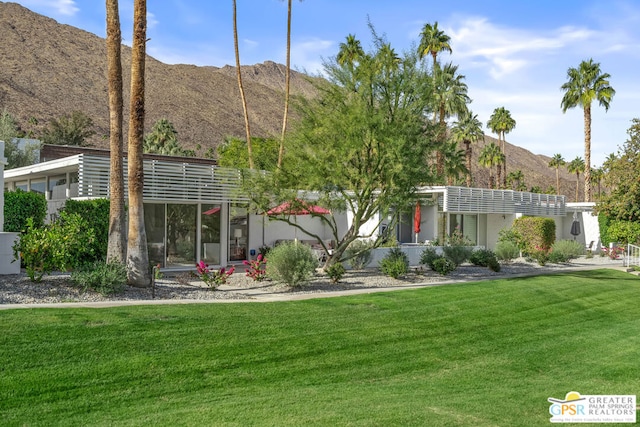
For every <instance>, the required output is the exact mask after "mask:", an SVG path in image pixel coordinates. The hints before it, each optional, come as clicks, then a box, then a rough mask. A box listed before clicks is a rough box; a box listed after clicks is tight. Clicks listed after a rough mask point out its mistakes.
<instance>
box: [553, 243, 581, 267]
mask: <svg viewBox="0 0 640 427" xmlns="http://www.w3.org/2000/svg"><path fill="white" fill-rule="evenodd" d="M584 252H585V249H584V246H582V244H580V243H578V242H576V241H575V240H558V241H557V242H555V243H554V244H553V245H552V246H551V259H550V260H549V261H550V262H567V261H571V260H572V259H576V258H578V257H579V256H581V255H584ZM556 254H557V255H556ZM556 257H557V258H556ZM554 259H557V260H558V261H554Z"/></svg>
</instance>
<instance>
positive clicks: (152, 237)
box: [144, 203, 165, 267]
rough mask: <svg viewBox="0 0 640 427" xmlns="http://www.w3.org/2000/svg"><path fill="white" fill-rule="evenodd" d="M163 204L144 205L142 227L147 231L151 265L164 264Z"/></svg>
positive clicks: (162, 265)
mask: <svg viewBox="0 0 640 427" xmlns="http://www.w3.org/2000/svg"><path fill="white" fill-rule="evenodd" d="M164 208H165V205H164V204H150V203H145V205H144V227H145V232H146V233H147V248H148V251H149V262H150V263H151V264H152V265H157V264H160V266H161V267H164V266H165V260H164V252H165V250H164V246H165V245H164V241H165V240H164Z"/></svg>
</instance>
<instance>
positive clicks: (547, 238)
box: [513, 216, 556, 254]
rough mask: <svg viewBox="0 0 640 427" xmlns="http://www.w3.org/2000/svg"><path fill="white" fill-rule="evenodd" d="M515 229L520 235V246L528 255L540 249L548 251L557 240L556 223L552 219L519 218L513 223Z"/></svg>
mask: <svg viewBox="0 0 640 427" xmlns="http://www.w3.org/2000/svg"><path fill="white" fill-rule="evenodd" d="M513 229H514V230H515V231H516V232H517V233H518V235H519V238H520V242H519V246H520V247H521V248H522V251H523V252H524V253H527V254H529V253H532V252H533V251H535V250H540V249H543V250H548V249H549V248H550V247H551V245H553V242H555V240H556V223H555V221H554V220H553V219H551V218H541V217H534V216H524V217H521V218H517V219H516V220H515V221H514V222H513Z"/></svg>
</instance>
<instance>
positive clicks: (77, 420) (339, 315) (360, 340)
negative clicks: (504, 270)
mask: <svg viewBox="0 0 640 427" xmlns="http://www.w3.org/2000/svg"><path fill="white" fill-rule="evenodd" d="M638 301H640V280H638V278H636V277H634V276H631V275H628V274H625V273H621V272H617V271H613V270H598V271H589V272H574V273H567V274H558V275H549V276H539V277H531V278H520V279H503V280H495V281H488V282H481V283H467V284H459V285H447V286H441V287H432V288H425V289H420V290H410V291H398V292H388V293H378V294H371V295H359V296H351V297H343V298H327V299H315V300H307V301H299V302H282V303H235V304H194V305H170V306H138V307H119V308H109V309H37V308H34V309H28V310H24V309H23V310H10V311H0V330H1V331H2V337H1V338H0V414H2V421H1V423H2V424H3V425H43V426H45V425H46V426H51V425H216V426H227V425H228V426H248V425H273V426H285V425H291V426H303V425H304V426H308V425H322V426H325V425H326V426H335V425H353V426H370V425H379V426H390V425H418V426H425V425H428V426H439V425H442V426H445V425H447V426H450V425H460V426H470V425H473V426H496V425H497V426H514V425H519V426H525V425H534V426H535V425H546V424H547V423H548V422H549V418H550V415H549V413H548V409H549V405H550V404H549V402H547V398H548V397H557V398H563V397H564V396H565V394H566V393H567V392H569V391H577V392H580V393H582V394H640V389H639V386H638V384H640V363H638V360H639V356H640V333H638V332H639V331H640V304H638Z"/></svg>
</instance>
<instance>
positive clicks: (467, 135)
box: [451, 111, 484, 187]
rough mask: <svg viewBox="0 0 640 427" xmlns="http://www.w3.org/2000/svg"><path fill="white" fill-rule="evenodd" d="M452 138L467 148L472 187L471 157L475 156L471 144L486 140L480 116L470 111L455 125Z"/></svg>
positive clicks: (468, 176) (469, 181)
mask: <svg viewBox="0 0 640 427" xmlns="http://www.w3.org/2000/svg"><path fill="white" fill-rule="evenodd" d="M451 138H452V139H453V141H455V142H457V143H460V142H461V143H463V144H464V146H465V156H466V165H467V187H471V155H472V154H473V149H472V148H471V144H472V143H474V142H478V141H480V140H481V139H484V132H482V123H481V122H480V120H478V115H477V114H473V113H472V112H471V111H468V112H467V114H465V115H463V116H461V117H460V118H459V119H458V121H456V122H454V123H453V128H452V129H451Z"/></svg>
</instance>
